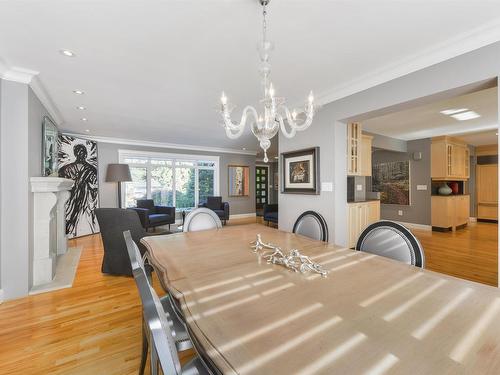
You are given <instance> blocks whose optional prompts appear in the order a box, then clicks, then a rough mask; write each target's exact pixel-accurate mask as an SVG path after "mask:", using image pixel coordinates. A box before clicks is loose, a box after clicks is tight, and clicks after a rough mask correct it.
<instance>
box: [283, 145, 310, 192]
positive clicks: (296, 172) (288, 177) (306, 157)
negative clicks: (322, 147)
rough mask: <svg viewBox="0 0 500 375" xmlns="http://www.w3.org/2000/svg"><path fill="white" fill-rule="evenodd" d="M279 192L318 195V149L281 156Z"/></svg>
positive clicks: (285, 153)
mask: <svg viewBox="0 0 500 375" xmlns="http://www.w3.org/2000/svg"><path fill="white" fill-rule="evenodd" d="M281 171H282V172H281V176H282V181H283V183H282V184H281V192H282V193H284V194H319V193H320V187H319V185H320V179H319V147H313V148H308V149H304V150H298V151H291V152H284V153H282V154H281Z"/></svg>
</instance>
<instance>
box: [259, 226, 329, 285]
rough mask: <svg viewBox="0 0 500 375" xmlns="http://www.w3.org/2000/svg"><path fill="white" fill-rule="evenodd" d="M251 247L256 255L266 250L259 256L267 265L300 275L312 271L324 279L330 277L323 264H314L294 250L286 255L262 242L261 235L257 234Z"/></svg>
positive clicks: (277, 248) (275, 247) (276, 247)
mask: <svg viewBox="0 0 500 375" xmlns="http://www.w3.org/2000/svg"><path fill="white" fill-rule="evenodd" d="M250 245H251V247H252V249H253V252H254V253H259V251H261V250H264V252H261V253H259V254H260V255H261V256H262V257H263V258H265V259H266V260H267V263H270V264H279V265H282V266H284V267H286V268H289V269H292V270H293V271H295V272H300V273H306V272H309V271H310V272H315V273H319V274H320V275H321V276H323V277H326V276H327V275H328V272H327V271H326V270H324V269H323V267H322V266H321V264H318V263H314V262H313V261H312V260H311V258H309V257H308V256H306V255H302V254H301V253H300V251H299V250H297V249H293V250H291V251H290V252H289V253H288V255H285V253H283V250H282V249H281V248H280V247H278V246H275V245H273V244H270V243H266V242H264V241H262V237H261V235H260V234H257V239H256V240H255V241H253V242H251V243H250Z"/></svg>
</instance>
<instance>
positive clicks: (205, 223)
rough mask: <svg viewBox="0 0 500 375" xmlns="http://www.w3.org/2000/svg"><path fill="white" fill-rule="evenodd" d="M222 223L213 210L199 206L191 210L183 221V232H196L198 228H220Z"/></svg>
mask: <svg viewBox="0 0 500 375" xmlns="http://www.w3.org/2000/svg"><path fill="white" fill-rule="evenodd" d="M220 228H222V223H221V221H220V219H219V217H218V216H217V214H216V213H215V212H213V211H212V210H210V209H208V208H205V207H200V208H196V209H194V210H193V211H191V212H190V213H189V214H188V215H187V216H186V220H185V221H184V227H183V231H184V232H196V231H200V230H210V229H220Z"/></svg>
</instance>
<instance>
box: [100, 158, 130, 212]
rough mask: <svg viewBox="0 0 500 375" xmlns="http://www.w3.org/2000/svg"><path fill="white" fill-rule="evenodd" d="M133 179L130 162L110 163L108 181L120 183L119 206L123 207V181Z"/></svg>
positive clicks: (107, 173)
mask: <svg viewBox="0 0 500 375" xmlns="http://www.w3.org/2000/svg"><path fill="white" fill-rule="evenodd" d="M127 181H132V176H131V175H130V168H129V166H128V164H108V170H107V171H106V182H117V183H118V207H120V208H122V182H127Z"/></svg>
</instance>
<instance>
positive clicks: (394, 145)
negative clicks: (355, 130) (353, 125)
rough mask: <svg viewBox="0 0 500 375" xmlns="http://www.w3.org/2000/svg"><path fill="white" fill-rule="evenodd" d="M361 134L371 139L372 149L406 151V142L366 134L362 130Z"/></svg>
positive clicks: (379, 135)
mask: <svg viewBox="0 0 500 375" xmlns="http://www.w3.org/2000/svg"><path fill="white" fill-rule="evenodd" d="M363 134H368V135H371V136H372V137H373V140H372V147H373V148H381V149H384V150H391V151H397V152H406V151H407V146H406V141H403V140H402V139H397V138H392V137H387V136H385V135H381V134H375V133H370V132H367V131H366V130H363Z"/></svg>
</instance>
